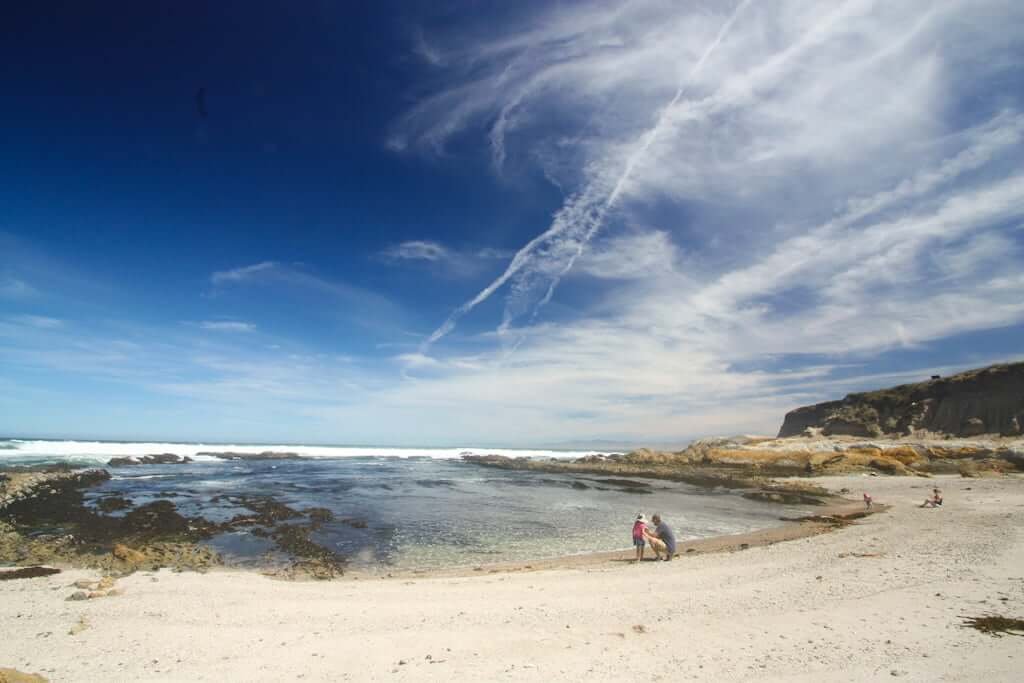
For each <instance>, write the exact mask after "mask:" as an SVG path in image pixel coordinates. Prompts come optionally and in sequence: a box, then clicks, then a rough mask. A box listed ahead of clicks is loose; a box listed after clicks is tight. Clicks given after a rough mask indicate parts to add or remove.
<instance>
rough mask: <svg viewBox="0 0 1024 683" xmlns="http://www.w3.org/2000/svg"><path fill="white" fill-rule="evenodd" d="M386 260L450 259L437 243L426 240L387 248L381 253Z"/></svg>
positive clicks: (447, 253) (447, 252) (445, 250)
mask: <svg viewBox="0 0 1024 683" xmlns="http://www.w3.org/2000/svg"><path fill="white" fill-rule="evenodd" d="M382 256H384V258H386V259H392V260H407V261H416V260H422V261H440V260H442V259H446V258H449V257H450V253H449V251H448V250H447V249H445V248H444V247H443V246H441V245H440V244H438V243H437V242H431V241H427V240H410V241H408V242H401V243H399V244H395V245H393V246H390V247H388V248H387V249H385V250H384V252H383V253H382Z"/></svg>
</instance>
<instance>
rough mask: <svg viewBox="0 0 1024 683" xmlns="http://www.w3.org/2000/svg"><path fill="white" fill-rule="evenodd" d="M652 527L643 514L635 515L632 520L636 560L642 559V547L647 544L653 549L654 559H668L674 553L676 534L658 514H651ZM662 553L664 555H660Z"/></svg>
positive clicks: (673, 555)
mask: <svg viewBox="0 0 1024 683" xmlns="http://www.w3.org/2000/svg"><path fill="white" fill-rule="evenodd" d="M651 523H652V524H653V525H654V528H653V529H652V528H651V527H650V526H649V525H648V524H647V519H646V518H645V517H644V516H643V514H642V513H641V514H638V515H637V516H636V521H634V522H633V546H634V547H635V548H636V561H637V562H639V561H640V560H642V559H644V548H645V547H646V546H648V545H650V546H651V550H653V551H654V559H655V560H662V559H663V560H665V561H666V562H668V561H670V560H671V559H672V558H673V557H675V555H676V535H675V533H673V532H672V529H671V527H669V525H668V524H666V523H665V522H664V521H663V520H662V519H661V515H660V514H655V515H651ZM662 555H664V556H665V557H662Z"/></svg>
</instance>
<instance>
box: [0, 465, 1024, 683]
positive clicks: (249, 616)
mask: <svg viewBox="0 0 1024 683" xmlns="http://www.w3.org/2000/svg"><path fill="white" fill-rule="evenodd" d="M816 481H817V482H818V483H821V484H823V485H825V486H828V487H829V488H832V489H834V490H838V489H840V488H843V487H845V488H849V489H851V490H853V491H855V492H859V491H861V490H863V489H864V487H869V488H868V490H870V491H871V492H872V493H873V494H874V496H875V499H876V501H878V502H879V503H883V504H888V505H889V506H890V509H889V510H887V511H886V512H885V513H884V514H876V515H872V516H870V517H866V518H863V519H858V520H856V521H855V522H854V523H853V524H850V525H848V526H844V527H843V528H840V529H838V530H836V531H835V532H833V533H820V532H819V533H816V534H815V535H814V536H811V537H803V538H797V539H795V540H789V541H787V542H772V541H774V540H776V538H777V540H782V536H779V537H773V534H783V535H785V534H789V533H793V531H792V529H793V525H783V526H781V527H780V528H778V529H774V530H770V531H764V532H758V534H761V535H766V536H767V538H765V539H764V543H765V544H762V545H758V544H757V540H756V539H751V540H753V541H754V542H751V540H740V537H726V538H723V539H714V540H713V541H712V540H708V541H706V542H703V543H708V544H713V543H718V544H723V547H724V548H734V550H732V551H727V552H707V551H708V550H710V549H711V548H710V546H706V545H705V546H702V547H701V548H700V549H699V550H696V551H695V552H693V553H685V552H683V554H682V555H681V556H680V557H679V558H678V559H677V560H676V561H674V562H671V563H664V562H662V563H656V562H645V563H642V564H640V565H634V564H632V563H628V562H624V561H622V560H623V559H624V558H625V557H628V553H625V552H624V553H621V554H620V555H619V557H618V558H613V557H608V558H606V559H600V558H594V557H590V556H588V557H585V558H570V559H568V560H559V561H556V562H555V564H554V565H552V568H549V567H548V566H547V565H542V564H539V563H531V568H532V569H533V570H534V571H497V572H494V573H491V572H490V571H489V570H490V569H493V567H489V568H487V570H484V571H482V572H473V571H472V570H470V573H469V575H459V576H438V575H432V576H422V577H414V576H406V575H403V576H395V577H393V578H377V579H367V578H360V579H356V578H354V577H352V578H351V580H345V579H343V580H337V581H328V582H311V581H310V582H306V581H303V582H288V581H279V580H274V579H271V578H268V577H265V576H261V575H259V574H256V573H245V572H235V571H212V572H210V573H208V574H198V573H190V572H185V573H174V572H170V571H167V570H161V571H159V572H137V573H135V574H132V575H131V576H128V577H125V578H122V579H120V580H118V581H117V585H116V590H115V593H114V594H113V595H109V596H107V597H101V598H97V599H94V600H82V601H70V602H69V601H67V598H68V597H69V596H70V595H71V594H73V593H74V592H75V590H76V589H75V587H74V586H72V585H71V584H72V583H73V582H74V581H76V580H83V579H92V580H95V579H98V578H99V575H98V574H96V573H95V572H90V571H86V570H73V571H67V572H64V573H61V574H58V575H55V576H47V577H39V578H32V579H22V580H12V581H4V582H0V623H3V624H4V637H3V639H2V640H0V667H13V668H17V669H20V670H22V671H35V672H39V673H41V674H43V675H45V676H47V677H48V678H49V679H50V680H53V681H79V680H189V681H195V680H210V681H214V680H267V681H270V680H295V679H299V678H302V679H303V680H424V679H427V680H433V679H438V680H442V679H443V680H474V681H478V680H494V679H502V680H569V679H574V680H581V679H586V680H636V679H638V678H649V679H651V680H678V679H690V680H716V681H720V680H725V681H732V680H735V681H739V680H807V681H811V680H878V679H886V680H888V679H890V678H892V677H896V678H902V679H903V680H911V681H919V680H920V681H924V680H928V681H935V680H965V681H966V680H980V679H983V680H988V681H1011V680H1019V672H1020V671H1021V669H1022V661H1021V659H1022V658H1024V653H1022V650H1021V647H1020V646H1021V643H1022V640H1021V639H1020V638H1018V637H1015V636H1006V637H1002V638H997V637H993V636H992V635H988V634H984V633H981V632H979V631H977V630H974V629H970V628H964V627H963V626H962V625H963V623H964V617H974V616H982V615H985V614H998V615H1003V616H1009V617H1017V618H1020V617H1022V616H1024V533H1022V531H1021V530H1022V529H1024V479H1021V478H1019V477H1004V478H998V479H961V478H958V477H957V478H935V479H921V478H897V477H894V478H883V477H878V478H866V477H860V476H844V477H827V478H823V479H818V480H816ZM936 481H938V482H940V485H941V486H942V487H943V488H944V492H945V497H946V505H945V506H943V507H942V508H939V509H935V510H931V509H924V510H922V509H920V508H918V507H917V505H918V504H920V502H921V501H922V500H923V499H924V498H925V497H926V495H927V493H928V491H929V489H930V487H931V486H932V485H933V484H934V483H935V482H936ZM758 534H755V536H756V535H758ZM744 542H746V543H749V544H750V545H749V547H748V549H746V550H736V549H735V548H739V547H740V544H741V543H744ZM686 547H688V545H686V544H684V546H683V549H684V551H685V549H686ZM616 559H618V560H619V561H616ZM558 563H561V564H558ZM509 569H511V568H509Z"/></svg>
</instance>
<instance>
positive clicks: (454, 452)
mask: <svg viewBox="0 0 1024 683" xmlns="http://www.w3.org/2000/svg"><path fill="white" fill-rule="evenodd" d="M267 451H273V452H277V453H295V454H297V455H300V456H302V457H306V458H367V457H377V458H431V459H435V460H451V459H456V458H460V457H462V456H463V455H504V456H508V457H511V458H517V457H527V458H578V457H581V456H584V455H589V454H592V453H596V452H597V451H561V450H545V449H519V448H481V447H458V448H412V447H401V448H395V447H382V446H304V445H293V444H222V443H217V444H215V443H171V442H151V441H149V442H141V441H139V442H120V441H117V442H115V441H51V440H47V439H10V440H6V441H0V462H3V461H5V460H7V461H11V460H52V461H84V462H94V463H106V461H107V460H109V459H110V458H113V457H138V456H142V455H154V454H158V453H173V454H175V455H179V456H186V455H187V456H188V457H190V458H192V459H193V460H195V461H196V462H204V461H208V462H219V461H220V460H219V459H218V458H216V457H214V456H212V455H200V454H201V453H243V454H250V455H254V454H259V453H264V452H267Z"/></svg>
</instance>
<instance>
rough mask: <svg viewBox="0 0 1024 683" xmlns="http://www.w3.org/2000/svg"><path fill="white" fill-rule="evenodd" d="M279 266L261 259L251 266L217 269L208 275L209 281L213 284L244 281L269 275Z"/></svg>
mask: <svg viewBox="0 0 1024 683" xmlns="http://www.w3.org/2000/svg"><path fill="white" fill-rule="evenodd" d="M279 268H280V265H279V264H277V263H275V262H273V261H263V262H262V263H254V264H253V265H251V266H241V267H239V268H232V269H231V270H218V271H217V272H215V273H213V275H211V276H210V281H211V282H213V284H215V285H220V284H225V283H230V282H245V281H247V280H254V279H256V278H258V277H260V276H263V275H269V274H271V273H273V272H274V271H276V270H278V269H279Z"/></svg>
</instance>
